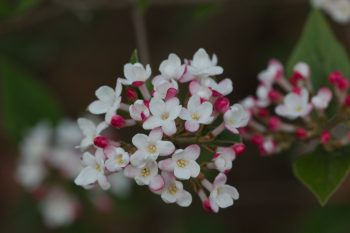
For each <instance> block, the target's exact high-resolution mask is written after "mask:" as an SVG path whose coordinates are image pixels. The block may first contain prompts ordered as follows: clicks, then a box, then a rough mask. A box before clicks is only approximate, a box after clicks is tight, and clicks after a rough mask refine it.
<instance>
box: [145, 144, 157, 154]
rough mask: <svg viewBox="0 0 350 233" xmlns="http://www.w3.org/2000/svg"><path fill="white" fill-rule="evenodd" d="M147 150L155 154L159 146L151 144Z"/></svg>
mask: <svg viewBox="0 0 350 233" xmlns="http://www.w3.org/2000/svg"><path fill="white" fill-rule="evenodd" d="M147 151H148V152H149V153H151V154H154V153H156V152H157V147H156V146H155V145H153V144H151V145H149V146H148V147H147Z"/></svg>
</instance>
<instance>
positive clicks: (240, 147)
mask: <svg viewBox="0 0 350 233" xmlns="http://www.w3.org/2000/svg"><path fill="white" fill-rule="evenodd" d="M232 149H233V151H234V152H235V154H236V156H239V155H242V154H243V153H244V152H245V150H246V147H245V145H244V144H243V143H237V144H234V145H233V146H232Z"/></svg>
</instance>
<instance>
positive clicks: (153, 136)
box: [149, 128, 163, 142]
mask: <svg viewBox="0 0 350 233" xmlns="http://www.w3.org/2000/svg"><path fill="white" fill-rule="evenodd" d="M162 137H163V131H162V130H161V129H160V128H156V129H153V130H152V131H151V132H150V133H149V139H150V141H152V142H157V141H159V140H161V139H162Z"/></svg>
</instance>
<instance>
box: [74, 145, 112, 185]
mask: <svg viewBox="0 0 350 233" xmlns="http://www.w3.org/2000/svg"><path fill="white" fill-rule="evenodd" d="M103 156H104V155H103V151H101V150H99V149H98V150H97V151H96V154H95V156H94V155H92V154H90V153H89V152H85V153H84V155H83V164H84V166H85V167H84V168H83V170H81V172H80V173H79V175H78V177H77V178H76V179H75V180H74V182H75V184H76V185H80V186H87V185H91V184H93V183H95V182H96V181H97V182H98V184H99V185H100V186H101V188H102V189H104V190H106V189H109V188H110V186H111V185H110V184H109V182H108V180H107V177H106V175H105V163H104V158H103Z"/></svg>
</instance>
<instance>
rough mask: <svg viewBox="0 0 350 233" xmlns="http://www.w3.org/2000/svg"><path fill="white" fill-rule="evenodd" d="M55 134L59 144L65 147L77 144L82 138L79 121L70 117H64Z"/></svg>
mask: <svg viewBox="0 0 350 233" xmlns="http://www.w3.org/2000/svg"><path fill="white" fill-rule="evenodd" d="M55 136H56V141H57V144H58V145H59V146H62V147H65V148H68V147H69V148H71V147H73V146H76V145H77V144H78V143H79V142H80V141H81V138H82V134H81V131H80V130H79V127H78V124H77V122H76V121H73V120H70V119H64V120H62V121H61V122H60V123H59V125H58V126H57V128H56V134H55Z"/></svg>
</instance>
